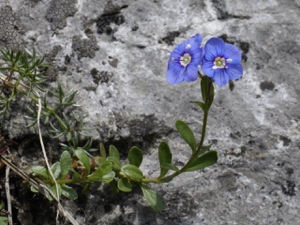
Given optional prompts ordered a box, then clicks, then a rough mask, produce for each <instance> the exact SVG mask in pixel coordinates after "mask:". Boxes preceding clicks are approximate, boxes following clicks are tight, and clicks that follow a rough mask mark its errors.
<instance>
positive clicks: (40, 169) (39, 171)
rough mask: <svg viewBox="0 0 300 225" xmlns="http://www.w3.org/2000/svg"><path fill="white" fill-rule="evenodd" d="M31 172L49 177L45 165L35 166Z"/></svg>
mask: <svg viewBox="0 0 300 225" xmlns="http://www.w3.org/2000/svg"><path fill="white" fill-rule="evenodd" d="M31 172H32V173H35V174H38V175H40V176H42V177H43V178H45V179H48V178H49V173H48V170H47V169H46V168H45V167H44V166H33V167H32V168H31Z"/></svg>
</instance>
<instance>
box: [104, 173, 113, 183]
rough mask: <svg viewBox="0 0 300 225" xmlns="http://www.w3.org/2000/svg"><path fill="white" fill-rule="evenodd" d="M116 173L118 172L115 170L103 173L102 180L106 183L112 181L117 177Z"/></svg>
mask: <svg viewBox="0 0 300 225" xmlns="http://www.w3.org/2000/svg"><path fill="white" fill-rule="evenodd" d="M115 175H116V174H115V172H114V171H110V172H109V173H107V174H104V175H103V177H102V178H101V181H102V182H104V183H110V182H111V181H113V179H114V178H115Z"/></svg>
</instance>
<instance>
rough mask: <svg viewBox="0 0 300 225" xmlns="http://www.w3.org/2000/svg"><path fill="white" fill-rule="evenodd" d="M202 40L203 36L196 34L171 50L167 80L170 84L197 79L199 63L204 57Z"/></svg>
mask: <svg viewBox="0 0 300 225" xmlns="http://www.w3.org/2000/svg"><path fill="white" fill-rule="evenodd" d="M201 42H202V36H201V35H200V34H196V35H195V36H193V37H192V38H190V39H189V40H187V41H185V42H183V43H181V44H179V45H177V46H176V48H175V49H174V51H173V52H171V55H170V59H169V63H168V70H167V81H168V82H169V83H170V84H179V83H181V82H183V81H187V82H192V81H195V80H197V78H198V65H199V64H200V62H201V59H202V51H201V49H200V45H201Z"/></svg>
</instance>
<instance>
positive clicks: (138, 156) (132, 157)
mask: <svg viewBox="0 0 300 225" xmlns="http://www.w3.org/2000/svg"><path fill="white" fill-rule="evenodd" d="M128 160H129V163H130V164H131V165H135V166H136V167H140V165H141V164H142V161H143V152H142V150H141V149H139V148H138V147H136V146H134V147H132V148H131V149H130V150H129V153H128Z"/></svg>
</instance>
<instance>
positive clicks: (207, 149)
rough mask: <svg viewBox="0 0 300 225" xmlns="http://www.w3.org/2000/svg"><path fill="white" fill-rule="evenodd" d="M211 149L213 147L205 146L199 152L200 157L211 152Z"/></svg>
mask: <svg viewBox="0 0 300 225" xmlns="http://www.w3.org/2000/svg"><path fill="white" fill-rule="evenodd" d="M210 147H211V144H210V145H206V146H203V147H202V148H201V150H200V152H199V155H202V154H204V153H205V152H208V151H209V150H210Z"/></svg>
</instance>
